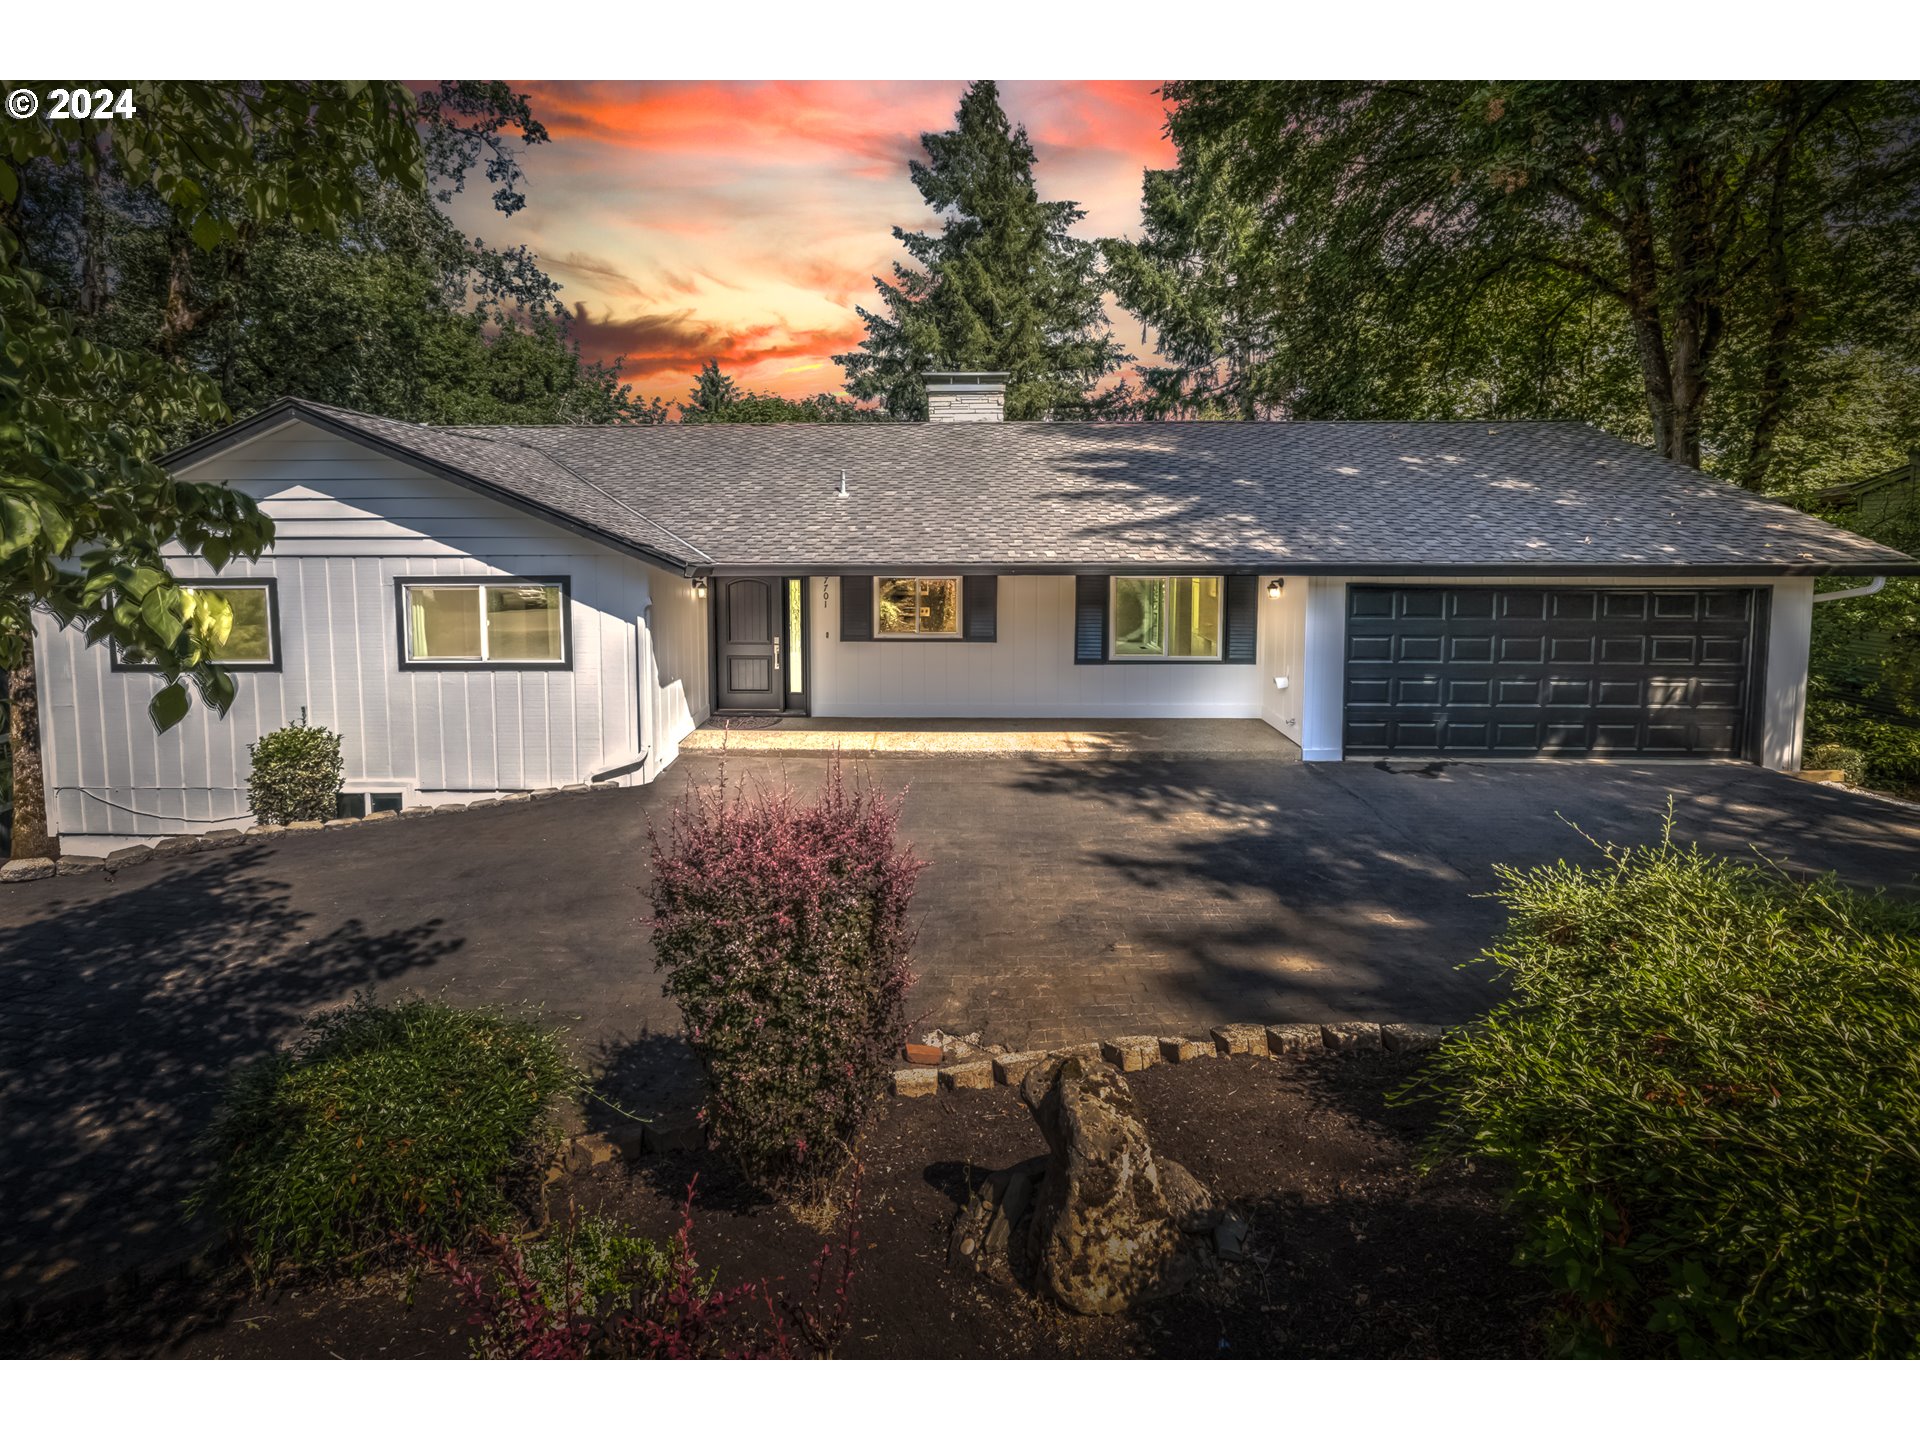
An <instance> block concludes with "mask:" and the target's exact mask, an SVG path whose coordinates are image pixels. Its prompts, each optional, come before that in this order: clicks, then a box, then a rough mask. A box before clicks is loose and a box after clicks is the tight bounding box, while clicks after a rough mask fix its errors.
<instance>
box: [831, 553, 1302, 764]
mask: <svg viewBox="0 0 1920 1440" xmlns="http://www.w3.org/2000/svg"><path fill="white" fill-rule="evenodd" d="M808 583H809V584H810V586H811V587H812V594H811V596H810V599H811V602H812V603H811V606H810V609H811V612H812V621H811V626H810V628H811V630H812V637H811V638H812V640H813V656H812V660H813V667H814V668H813V679H812V687H811V688H812V697H813V713H814V714H815V715H820V716H831V717H836V718H868V719H890V718H902V719H906V718H922V719H936V718H943V719H984V718H995V719H1040V718H1050V719H1074V718H1085V719H1140V720H1147V719H1181V718H1202V717H1212V718H1222V719H1249V720H1252V719H1263V718H1267V708H1266V704H1265V693H1266V691H1267V690H1270V689H1272V688H1273V682H1272V679H1271V678H1270V674H1269V668H1268V667H1269V664H1270V663H1273V662H1276V661H1278V660H1280V659H1281V658H1282V654H1283V647H1282V646H1281V645H1280V644H1279V643H1276V644H1275V645H1274V647H1273V649H1272V652H1271V655H1270V654H1269V650H1268V645H1267V640H1266V632H1267V630H1268V628H1269V627H1273V628H1274V629H1276V630H1278V629H1280V628H1281V627H1280V626H1279V625H1278V624H1277V623H1276V614H1277V612H1279V611H1280V607H1279V606H1278V605H1277V604H1276V602H1272V601H1269V600H1268V599H1267V597H1266V590H1265V586H1266V578H1265V577H1262V579H1261V582H1260V583H1261V587H1262V588H1261V591H1260V597H1261V598H1260V603H1261V606H1262V609H1261V612H1260V625H1261V637H1262V638H1261V642H1260V643H1261V651H1260V656H1259V663H1257V664H1253V665H1223V664H1219V663H1217V662H1207V661H1195V662H1192V663H1176V664H1165V663H1163V664H1139V663H1128V662H1126V661H1115V662H1110V663H1108V664H1105V665H1076V664H1074V662H1073V630H1074V624H1073V622H1074V579H1073V577H1072V576H1071V575H1003V576H1001V577H1000V582H999V617H998V622H997V632H998V638H997V639H996V640H994V641H993V642H992V643H991V644H988V643H972V642H968V641H964V640H859V641H852V642H844V643H843V642H842V641H841V640H840V639H839V616H840V596H839V585H840V580H839V578H838V577H837V576H817V575H816V576H814V577H813V578H812V579H811V580H810V581H809V582H808ZM861 583H868V582H864V581H863V582H861ZM1296 653H1297V649H1296ZM1289 713H1293V712H1291V711H1290V712H1289ZM1275 728H1276V729H1280V730H1281V733H1282V734H1286V735H1289V736H1293V735H1296V734H1297V730H1295V731H1288V730H1286V729H1283V728H1282V727H1280V726H1278V725H1276V726H1275Z"/></svg>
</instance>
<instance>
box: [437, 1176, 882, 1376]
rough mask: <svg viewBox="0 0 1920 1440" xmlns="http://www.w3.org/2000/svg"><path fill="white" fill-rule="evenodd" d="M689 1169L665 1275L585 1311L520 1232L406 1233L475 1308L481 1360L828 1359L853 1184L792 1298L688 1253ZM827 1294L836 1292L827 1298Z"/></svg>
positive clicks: (856, 1215) (842, 1286) (843, 1319)
mask: <svg viewBox="0 0 1920 1440" xmlns="http://www.w3.org/2000/svg"><path fill="white" fill-rule="evenodd" d="M698 1182H699V1177H698V1176H695V1177H694V1180H693V1182H692V1183H689V1184H688V1186H687V1198H686V1201H685V1203H684V1205H683V1207H682V1209H681V1216H680V1230H679V1234H678V1235H677V1237H676V1243H675V1244H674V1246H673V1249H672V1256H673V1260H672V1266H671V1269H670V1271H669V1274H668V1276H667V1279H666V1282H665V1284H661V1285H636V1286H635V1288H634V1289H633V1290H632V1291H631V1292H630V1293H629V1294H628V1295H627V1296H626V1297H625V1299H624V1300H623V1301H621V1302H620V1303H618V1304H616V1305H612V1306H605V1305H603V1306H600V1307H597V1308H596V1309H595V1310H594V1312H593V1313H588V1311H587V1309H586V1308H585V1307H584V1306H583V1305H582V1304H581V1298H582V1297H581V1295H580V1294H579V1292H578V1287H577V1286H576V1285H575V1284H574V1282H573V1278H572V1276H571V1275H569V1276H568V1277H567V1278H566V1283H565V1284H564V1285H563V1287H562V1289H563V1292H564V1294H563V1296H562V1298H560V1299H558V1300H555V1299H553V1298H550V1297H549V1295H548V1294H546V1293H545V1292H543V1291H542V1289H541V1287H540V1285H539V1284H538V1282H536V1281H535V1280H534V1278H533V1276H532V1275H531V1274H530V1273H529V1270H528V1266H527V1263H526V1258H525V1256H524V1255H523V1254H522V1253H521V1250H520V1246H519V1244H518V1243H517V1242H515V1241H513V1240H510V1239H507V1238H505V1237H502V1236H498V1235H493V1234H490V1233H485V1232H482V1233H481V1234H479V1235H478V1236H477V1237H476V1240H475V1244H474V1245H473V1246H472V1247H469V1249H468V1250H467V1251H466V1252H464V1253H463V1252H461V1251H458V1250H434V1249H430V1248H428V1247H426V1246H423V1245H420V1244H418V1243H417V1242H415V1241H413V1240H411V1239H409V1240H407V1241H406V1244H407V1247H408V1248H409V1249H410V1250H411V1251H412V1252H413V1253H414V1255H416V1256H417V1257H418V1258H419V1259H420V1260H421V1261H422V1262H423V1263H425V1264H426V1265H427V1266H429V1267H430V1268H432V1269H435V1270H438V1271H439V1272H440V1273H442V1274H443V1275H445V1276H447V1277H448V1278H449V1279H450V1280H451V1281H452V1282H453V1284H454V1286H455V1287H456V1288H457V1289H458V1290H459V1291H460V1293H461V1294H462V1295H463V1296H464V1297H465V1298H466V1300H467V1303H468V1305H469V1306H470V1307H471V1308H470V1311H469V1314H468V1323H469V1324H471V1325H472V1326H473V1327H474V1329H475V1330H476V1331H477V1332H478V1333H477V1337H476V1339H475V1342H474V1353H475V1354H476V1355H478V1356H480V1357H481V1358H483V1359H488V1360H712V1359H724V1360H792V1359H797V1358H800V1357H803V1356H809V1355H811V1356H818V1357H821V1358H830V1357H831V1356H832V1355H833V1353H834V1351H835V1349H836V1348H838V1346H839V1344H840V1342H841V1340H842V1339H843V1338H844V1337H845V1335H846V1333H847V1331H848V1328H849V1326H850V1325H851V1323H852V1313H851V1308H850V1304H851V1296H852V1290H853V1278H854V1274H855V1271H856V1270H857V1269H858V1266H859V1256H860V1187H859V1182H858V1179H857V1178H856V1180H855V1183H854V1187H853V1193H852V1198H851V1200H850V1201H849V1203H848V1206H847V1232H846V1235H845V1237H844V1238H843V1239H841V1240H839V1241H829V1242H828V1243H827V1244H825V1245H823V1246H822V1247H821V1250H820V1255H819V1258H818V1259H816V1260H815V1261H814V1263H813V1266H812V1268H811V1271H810V1272H809V1279H810V1281H811V1290H810V1293H809V1294H808V1295H807V1296H806V1297H805V1298H804V1299H796V1298H794V1297H792V1296H789V1295H787V1294H785V1293H783V1292H776V1291H775V1289H774V1286H775V1285H776V1284H778V1283H780V1282H779V1281H778V1280H777V1279H776V1280H773V1281H768V1280H755V1281H749V1282H747V1283H745V1284H741V1285H735V1286H732V1287H731V1288H728V1289H724V1290H723V1289H721V1288H719V1287H718V1286H716V1285H714V1284H712V1283H711V1282H710V1281H707V1280H703V1279H702V1277H701V1275H700V1262H699V1260H698V1258H697V1257H696V1256H695V1253H694V1235H693V1197H694V1186H695V1185H696V1184H698ZM829 1295H831V1297H832V1298H831V1302H830V1303H828V1302H827V1299H826V1297H827V1296H829Z"/></svg>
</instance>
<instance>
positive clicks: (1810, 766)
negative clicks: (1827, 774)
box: [1800, 745, 1867, 785]
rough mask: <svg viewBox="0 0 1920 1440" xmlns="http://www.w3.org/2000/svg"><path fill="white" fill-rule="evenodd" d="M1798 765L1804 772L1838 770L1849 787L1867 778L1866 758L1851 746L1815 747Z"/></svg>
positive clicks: (1863, 781)
mask: <svg viewBox="0 0 1920 1440" xmlns="http://www.w3.org/2000/svg"><path fill="white" fill-rule="evenodd" d="M1800 764H1801V768H1802V769H1804V770H1838V771H1839V772H1840V773H1841V776H1842V778H1844V779H1845V780H1846V782H1847V784H1849V785H1860V784H1863V783H1865V781H1866V778H1867V757H1866V756H1865V755H1863V754H1861V753H1860V752H1859V751H1858V750H1856V749H1854V748H1853V747H1852V746H1851V745H1815V746H1813V747H1812V748H1810V749H1809V750H1808V751H1807V753H1806V758H1805V759H1804V760H1802V761H1801V762H1800Z"/></svg>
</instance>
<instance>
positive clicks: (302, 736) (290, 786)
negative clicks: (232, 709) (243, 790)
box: [247, 710, 346, 825]
mask: <svg viewBox="0 0 1920 1440" xmlns="http://www.w3.org/2000/svg"><path fill="white" fill-rule="evenodd" d="M247 754H249V755H250V756H252V757H253V769H252V771H251V772H250V773H249V774H248V776H247V806H248V808H249V809H251V810H252V811H253V816H254V819H256V820H258V821H259V822H260V823H261V824H262V825H285V824H287V823H289V822H290V821H294V820H331V819H332V818H333V816H334V811H335V807H336V805H337V803H338V800H339V795H340V780H341V777H342V776H343V775H345V774H346V767H345V765H344V764H343V763H342V761H341V759H340V737H339V736H338V735H336V734H334V733H333V731H331V730H328V729H326V728H324V727H323V726H319V725H309V724H307V712H306V711H305V710H302V711H301V712H300V722H299V723H298V724H297V725H283V726H281V727H280V728H279V729H278V730H275V731H273V732H271V733H270V734H266V735H262V736H261V737H260V738H259V739H258V740H257V741H255V742H254V743H253V744H251V745H249V746H248V747H247Z"/></svg>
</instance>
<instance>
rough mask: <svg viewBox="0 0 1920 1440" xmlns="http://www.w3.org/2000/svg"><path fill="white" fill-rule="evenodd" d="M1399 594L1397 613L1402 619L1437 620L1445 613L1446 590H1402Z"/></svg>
mask: <svg viewBox="0 0 1920 1440" xmlns="http://www.w3.org/2000/svg"><path fill="white" fill-rule="evenodd" d="M1400 594H1401V597H1402V598H1401V602H1400V606H1399V611H1398V613H1399V614H1400V616H1401V618H1402V619H1406V620H1418V619H1422V618H1429V619H1435V620H1437V619H1439V618H1440V616H1441V615H1443V614H1444V613H1446V603H1447V592H1446V591H1444V590H1403V591H1401V592H1400Z"/></svg>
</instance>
